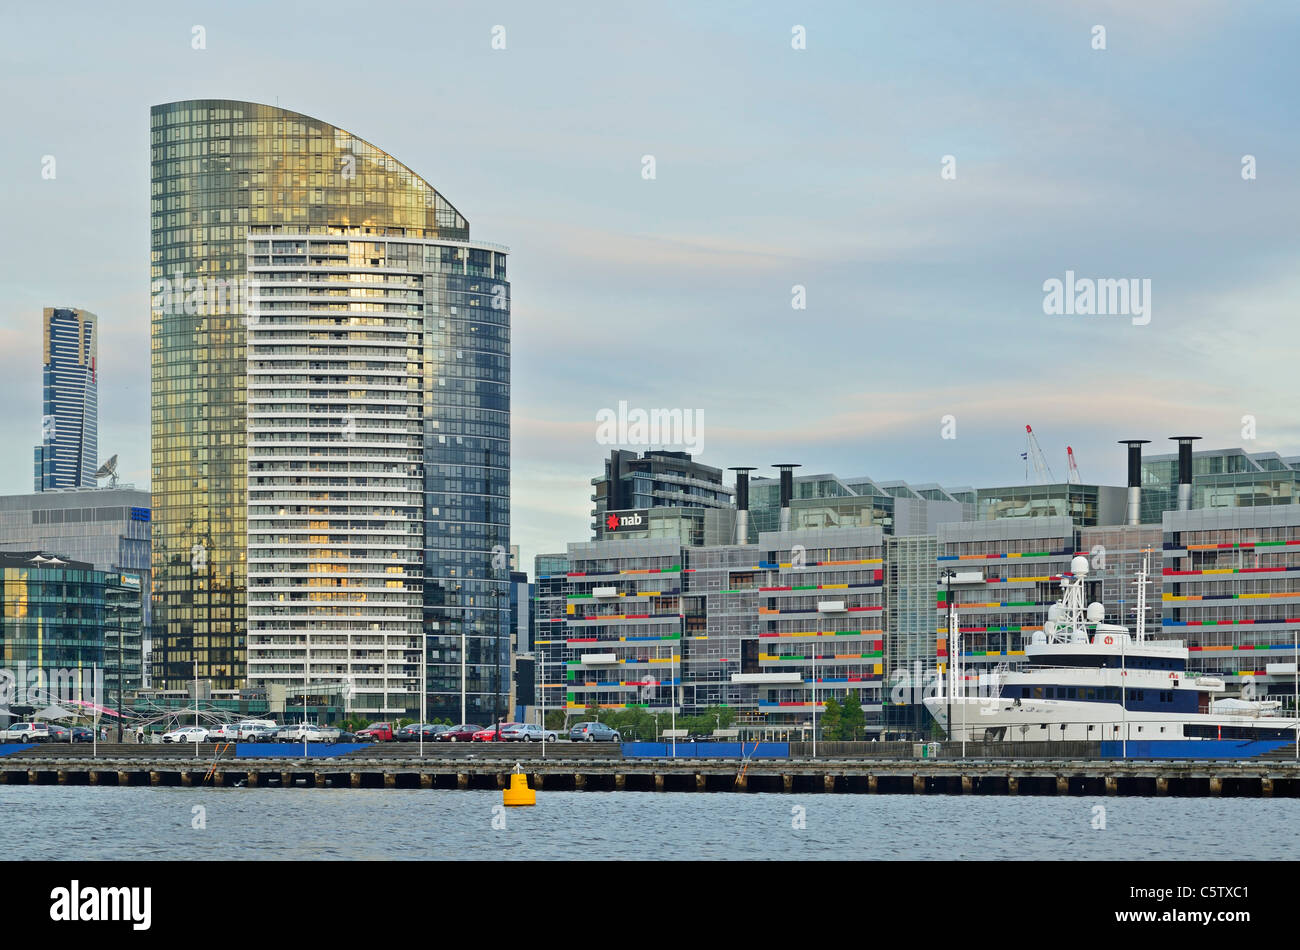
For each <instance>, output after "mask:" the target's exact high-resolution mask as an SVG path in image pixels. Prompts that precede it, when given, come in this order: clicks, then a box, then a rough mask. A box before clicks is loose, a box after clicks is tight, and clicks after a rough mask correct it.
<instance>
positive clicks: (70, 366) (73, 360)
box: [34, 307, 99, 491]
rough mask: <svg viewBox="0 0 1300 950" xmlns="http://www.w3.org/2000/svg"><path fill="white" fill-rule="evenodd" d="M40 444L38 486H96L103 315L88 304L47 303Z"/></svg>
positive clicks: (42, 488)
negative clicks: (79, 306)
mask: <svg viewBox="0 0 1300 950" xmlns="http://www.w3.org/2000/svg"><path fill="white" fill-rule="evenodd" d="M41 322H42V325H43V328H44V336H45V346H44V366H43V374H42V375H43V387H44V391H43V400H42V403H43V406H44V412H45V415H44V417H43V418H42V420H41V444H40V445H38V446H36V450H35V455H34V468H35V479H34V482H35V483H34V488H35V490H36V491H49V490H51V489H59V488H94V487H95V471H96V469H97V468H98V466H99V462H98V461H97V460H96V458H97V454H98V452H99V381H98V377H97V372H98V368H97V366H96V362H97V359H98V354H99V318H98V317H96V316H95V315H94V314H93V313H90V312H89V311H86V310H73V309H66V308H62V307H46V308H45V311H44V313H43V315H42V321H41Z"/></svg>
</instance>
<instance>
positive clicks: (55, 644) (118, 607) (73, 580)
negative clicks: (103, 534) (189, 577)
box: [0, 551, 142, 717]
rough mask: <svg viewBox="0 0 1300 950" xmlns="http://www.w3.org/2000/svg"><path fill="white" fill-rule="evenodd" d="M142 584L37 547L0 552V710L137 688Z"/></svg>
mask: <svg viewBox="0 0 1300 950" xmlns="http://www.w3.org/2000/svg"><path fill="white" fill-rule="evenodd" d="M141 595H142V591H141V584H140V579H139V578H138V577H136V576H135V575H130V574H120V573H115V572H106V571H98V570H95V568H94V567H93V566H92V565H90V564H89V563H87V562H85V561H75V560H68V559H65V558H61V557H57V556H55V555H53V554H48V553H44V552H41V551H3V552H0V657H2V658H3V664H0V665H2V666H3V669H4V670H5V673H6V676H5V677H4V682H3V683H0V692H3V693H5V694H6V695H5V696H4V700H5V701H4V702H3V703H0V705H3V706H4V707H5V710H0V715H8V716H18V717H22V716H30V715H32V713H33V712H35V711H36V710H38V709H40V708H44V707H46V706H49V705H51V704H59V705H63V706H65V707H66V708H72V705H75V704H76V703H93V704H96V705H109V704H113V705H115V704H116V702H117V698H118V697H117V684H118V681H119V678H120V679H121V682H122V684H123V685H124V687H125V689H126V690H127V691H130V690H133V689H136V688H138V687H139V685H140V684H139V680H140V668H141V656H140V639H139V630H140V612H141Z"/></svg>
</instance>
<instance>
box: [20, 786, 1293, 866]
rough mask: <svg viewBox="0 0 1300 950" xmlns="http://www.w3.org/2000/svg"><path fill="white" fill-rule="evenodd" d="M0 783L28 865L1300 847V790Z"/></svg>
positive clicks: (1197, 852) (1041, 854) (1193, 855)
mask: <svg viewBox="0 0 1300 950" xmlns="http://www.w3.org/2000/svg"><path fill="white" fill-rule="evenodd" d="M500 806H501V794H500V792H496V791H482V792H478V791H455V790H446V791H440V790H434V791H394V790H365V789H307V788H303V789H278V788H226V789H218V788H213V789H189V788H87V787H65V786H43V787H36V786H0V848H3V853H4V855H5V856H6V857H7V858H9V859H20V860H21V859H37V860H79V861H85V860H132V859H140V860H177V859H182V860H183V859H192V860H211V859H221V860H260V859H279V860H292V861H298V860H318V859H326V860H338V859H391V860H430V859H433V860H438V859H446V860H453V859H454V860H479V859H489V860H511V859H519V860H565V859H587V860H632V859H643V860H645V859H649V860H658V859H674V860H692V859H705V860H709V859H730V860H751V861H752V860H777V859H779V860H814V859H849V860H890V859H920V860H954V859H956V860H969V859H1019V860H1026V859H1027V860H1094V859H1096V860H1149V859H1164V860H1188V861H1197V860H1200V861H1203V860H1205V857H1206V855H1207V854H1208V853H1210V849H1213V850H1214V851H1215V852H1217V853H1224V849H1227V851H1228V852H1230V853H1231V854H1233V855H1236V856H1238V857H1240V858H1245V859H1254V860H1294V859H1295V858H1297V857H1300V800H1295V799H1240V798H1238V799H1210V798H1095V797H1033V798H1007V797H1001V796H989V797H979V796H924V797H922V796H915V797H914V796H908V795H777V794H772V795H736V794H699V793H696V794H692V793H671V792H669V793H659V794H647V793H637V792H608V793H606V792H558V791H557V792H542V793H540V794H539V795H538V804H537V805H536V806H535V807H532V808H512V809H504V808H502V807H500Z"/></svg>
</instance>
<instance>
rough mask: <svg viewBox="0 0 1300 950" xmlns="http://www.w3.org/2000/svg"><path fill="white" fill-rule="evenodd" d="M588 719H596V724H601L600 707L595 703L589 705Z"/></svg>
mask: <svg viewBox="0 0 1300 950" xmlns="http://www.w3.org/2000/svg"><path fill="white" fill-rule="evenodd" d="M586 717H587V718H588V719H594V720H595V721H596V722H600V706H598V705H597V704H596V703H594V702H592V703H587V714H586Z"/></svg>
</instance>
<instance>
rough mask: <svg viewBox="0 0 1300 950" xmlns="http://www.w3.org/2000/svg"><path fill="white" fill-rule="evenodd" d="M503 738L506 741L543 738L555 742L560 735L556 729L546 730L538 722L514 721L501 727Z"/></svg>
mask: <svg viewBox="0 0 1300 950" xmlns="http://www.w3.org/2000/svg"><path fill="white" fill-rule="evenodd" d="M501 738H502V739H503V740H505V741H506V742H541V741H542V739H543V738H545V740H546V741H547V742H555V741H557V740H558V739H559V736H558V735H557V734H556V733H555V731H554V730H552V729H545V730H544V729H542V727H541V726H539V725H537V724H536V723H532V722H512V723H510V725H509V726H502V727H501Z"/></svg>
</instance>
